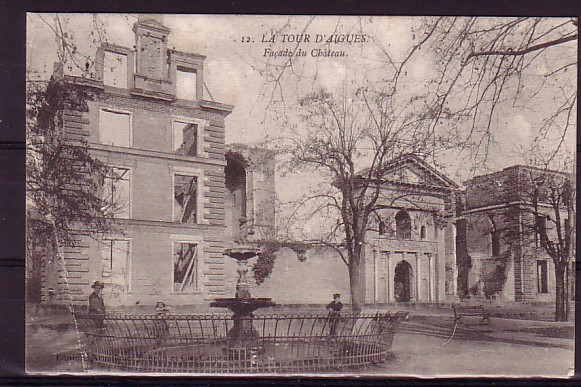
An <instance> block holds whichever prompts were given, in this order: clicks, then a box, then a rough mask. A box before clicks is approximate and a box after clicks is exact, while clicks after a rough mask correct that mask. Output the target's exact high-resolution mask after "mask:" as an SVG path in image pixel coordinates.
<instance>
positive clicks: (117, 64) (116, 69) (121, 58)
mask: <svg viewBox="0 0 581 387" xmlns="http://www.w3.org/2000/svg"><path fill="white" fill-rule="evenodd" d="M103 83H105V85H107V86H115V87H120V88H124V89H127V55H124V54H119V53H116V52H112V51H105V60H104V63H103Z"/></svg>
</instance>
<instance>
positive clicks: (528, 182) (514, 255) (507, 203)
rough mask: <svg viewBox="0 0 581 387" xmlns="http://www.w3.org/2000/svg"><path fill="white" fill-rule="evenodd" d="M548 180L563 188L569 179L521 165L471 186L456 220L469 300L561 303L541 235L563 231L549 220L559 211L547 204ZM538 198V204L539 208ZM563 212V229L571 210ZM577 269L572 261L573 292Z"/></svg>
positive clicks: (462, 289) (462, 285) (463, 291)
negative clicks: (558, 230)
mask: <svg viewBox="0 0 581 387" xmlns="http://www.w3.org/2000/svg"><path fill="white" fill-rule="evenodd" d="M546 176H550V179H551V181H552V182H553V183H554V184H557V185H561V182H563V181H565V179H567V178H569V176H568V175H566V174H564V173H559V172H555V171H543V170H540V169H537V168H533V167H527V166H522V165H515V166H512V167H509V168H505V169H503V170H502V171H498V172H495V173H491V174H487V175H482V176H477V177H474V178H473V179H471V180H469V181H467V182H466V183H465V184H466V191H465V193H464V195H463V199H462V202H463V203H462V207H463V208H461V211H459V217H458V218H457V220H456V223H457V225H458V240H457V245H458V249H457V250H458V251H457V261H458V267H459V275H458V287H459V293H460V295H461V296H462V297H463V298H481V299H495V300H499V301H527V302H531V301H532V302H554V301H555V270H554V264H553V261H552V259H551V258H550V257H549V256H548V255H547V254H546V252H545V250H544V249H543V247H542V240H541V239H542V236H541V235H540V234H539V230H540V229H541V228H542V229H547V232H548V234H549V236H551V237H553V236H555V235H556V232H557V230H556V229H555V226H553V227H551V226H550V223H551V222H547V220H548V219H550V217H553V219H554V218H555V210H554V208H551V206H550V205H549V203H548V202H547V201H546V195H545V192H544V191H545V190H546V189H547V188H548V187H546V182H545V183H543V177H545V180H546ZM535 200H536V201H537V202H538V205H536V206H533V203H532V202H533V201H535ZM535 208H536V209H537V210H536V211H535ZM558 212H559V216H560V218H561V219H562V220H563V221H561V227H562V228H563V227H564V219H566V218H567V217H568V215H567V211H566V208H565V207H564V206H561V207H560V208H559V211H558ZM537 227H538V229H537ZM562 231H563V233H564V231H565V230H564V229H563V230H562ZM573 249H574V247H573ZM574 268H575V267H574V262H571V267H570V271H569V273H570V275H571V277H570V279H569V284H570V286H571V288H572V286H573V283H574V273H575V270H574ZM570 294H571V295H573V292H571V293H570Z"/></svg>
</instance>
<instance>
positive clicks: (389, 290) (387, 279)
mask: <svg viewBox="0 0 581 387" xmlns="http://www.w3.org/2000/svg"><path fill="white" fill-rule="evenodd" d="M383 254H384V255H385V267H386V269H387V275H386V276H385V289H386V291H387V302H391V300H392V298H393V294H392V292H393V289H392V286H391V283H392V281H393V278H392V276H391V267H390V262H389V261H390V259H389V251H384V252H383Z"/></svg>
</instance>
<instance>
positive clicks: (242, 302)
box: [210, 297, 276, 317]
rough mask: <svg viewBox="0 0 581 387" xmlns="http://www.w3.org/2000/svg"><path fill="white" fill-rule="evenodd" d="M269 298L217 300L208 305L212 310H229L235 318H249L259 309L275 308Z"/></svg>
mask: <svg viewBox="0 0 581 387" xmlns="http://www.w3.org/2000/svg"><path fill="white" fill-rule="evenodd" d="M271 300H272V299H271V298H255V297H250V298H235V297H231V298H217V299H215V300H214V301H212V302H211V303H210V306H211V307H213V308H227V309H230V310H231V311H232V312H234V314H235V315H236V316H240V317H245V316H249V315H250V314H251V313H253V312H254V311H255V310H257V309H259V308H268V307H271V306H275V305H276V303H275V302H273V301H271Z"/></svg>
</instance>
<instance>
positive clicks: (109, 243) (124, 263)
mask: <svg viewBox="0 0 581 387" xmlns="http://www.w3.org/2000/svg"><path fill="white" fill-rule="evenodd" d="M129 251H130V250H129V241H127V240H113V239H110V240H104V241H103V244H102V246H101V275H102V277H103V282H105V283H106V284H107V285H108V288H111V290H112V292H113V293H117V292H125V291H127V290H129Z"/></svg>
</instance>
